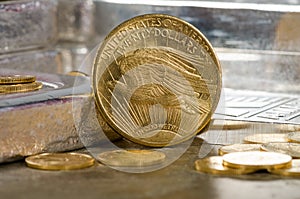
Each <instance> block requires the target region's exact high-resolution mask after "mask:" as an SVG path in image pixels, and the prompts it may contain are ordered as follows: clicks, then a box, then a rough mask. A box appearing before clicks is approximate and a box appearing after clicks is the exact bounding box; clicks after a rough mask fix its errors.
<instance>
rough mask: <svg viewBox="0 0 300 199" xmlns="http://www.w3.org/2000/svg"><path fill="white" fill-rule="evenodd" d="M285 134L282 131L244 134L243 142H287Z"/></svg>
mask: <svg viewBox="0 0 300 199" xmlns="http://www.w3.org/2000/svg"><path fill="white" fill-rule="evenodd" d="M287 141H288V139H287V134H284V133H262V134H253V135H249V136H246V137H245V138H244V142H245V143H247V144H264V143H269V142H287Z"/></svg>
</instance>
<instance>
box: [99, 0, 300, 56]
mask: <svg viewBox="0 0 300 199" xmlns="http://www.w3.org/2000/svg"><path fill="white" fill-rule="evenodd" d="M95 5H96V19H97V20H96V30H97V32H98V34H100V35H106V34H107V33H108V32H109V31H110V30H111V29H112V28H113V27H114V26H116V25H117V24H119V23H120V22H122V21H124V20H127V19H129V18H131V17H133V16H136V15H140V14H145V13H165V14H170V15H175V16H178V17H180V18H183V19H185V20H187V21H188V22H190V23H192V24H193V25H195V26H196V27H197V28H199V29H200V31H201V32H203V33H204V35H205V36H206V37H207V38H208V39H209V40H210V41H211V43H212V44H213V46H214V47H222V48H241V49H256V50H284V51H299V50H300V47H299V46H300V45H299V44H300V37H299V33H298V29H299V27H300V2H299V0H289V1H283V0H277V1H267V0H264V1H258V0H256V1H250V0H248V1H247V0H235V1H229V0H223V1H221V0H220V1H180V0H153V1H124V0H95ZM107 16H110V17H107Z"/></svg>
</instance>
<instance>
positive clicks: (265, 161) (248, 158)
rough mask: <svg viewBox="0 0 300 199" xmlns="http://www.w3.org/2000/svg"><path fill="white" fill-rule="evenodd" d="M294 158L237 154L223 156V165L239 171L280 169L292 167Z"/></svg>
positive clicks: (272, 154)
mask: <svg viewBox="0 0 300 199" xmlns="http://www.w3.org/2000/svg"><path fill="white" fill-rule="evenodd" d="M291 161H292V157H291V156H289V155H286V154H282V153H274V152H259V151H248V152H235V153H229V154H225V155H224V156H223V164H224V165H225V166H228V167H232V168H238V169H256V170H261V169H280V168H288V167H290V166H291Z"/></svg>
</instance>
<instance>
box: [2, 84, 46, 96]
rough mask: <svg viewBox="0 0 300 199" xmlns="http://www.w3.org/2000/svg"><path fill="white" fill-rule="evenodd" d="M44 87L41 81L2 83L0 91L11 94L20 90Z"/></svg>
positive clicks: (25, 90) (33, 89) (26, 90)
mask: <svg viewBox="0 0 300 199" xmlns="http://www.w3.org/2000/svg"><path fill="white" fill-rule="evenodd" d="M42 87H43V84H42V83H41V82H32V83H26V84H10V85H0V93H5V94H10V93H19V92H29V91H35V90H39V89H41V88H42Z"/></svg>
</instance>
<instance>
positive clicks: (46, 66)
mask: <svg viewBox="0 0 300 199" xmlns="http://www.w3.org/2000/svg"><path fill="white" fill-rule="evenodd" d="M4 68H6V69H16V70H29V71H39V72H44V73H63V72H64V67H63V65H62V56H61V54H60V53H59V51H57V50H51V49H44V50H43V49H41V50H31V51H23V52H17V53H10V54H3V55H0V70H3V69H4Z"/></svg>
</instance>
